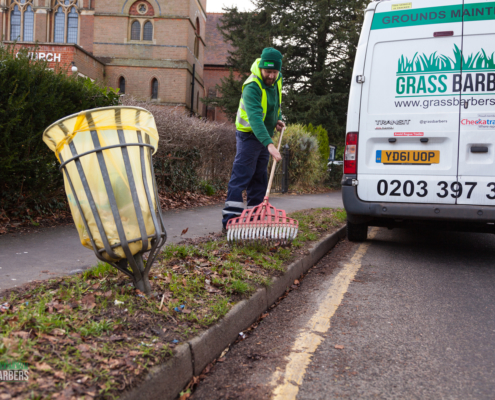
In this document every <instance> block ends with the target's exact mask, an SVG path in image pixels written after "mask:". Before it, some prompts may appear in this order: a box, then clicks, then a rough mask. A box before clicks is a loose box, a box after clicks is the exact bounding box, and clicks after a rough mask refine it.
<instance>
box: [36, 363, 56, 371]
mask: <svg viewBox="0 0 495 400" xmlns="http://www.w3.org/2000/svg"><path fill="white" fill-rule="evenodd" d="M35 367H36V369H39V370H40V371H51V370H52V367H50V366H49V365H48V364H47V363H45V362H42V363H37V364H35Z"/></svg>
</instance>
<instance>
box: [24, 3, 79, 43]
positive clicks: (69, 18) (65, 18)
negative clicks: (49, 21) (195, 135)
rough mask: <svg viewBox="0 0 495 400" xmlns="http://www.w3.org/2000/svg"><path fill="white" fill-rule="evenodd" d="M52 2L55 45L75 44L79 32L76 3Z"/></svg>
mask: <svg viewBox="0 0 495 400" xmlns="http://www.w3.org/2000/svg"><path fill="white" fill-rule="evenodd" d="M17 1H19V0H17ZM54 1H55V4H54V10H55V17H54V20H55V23H54V28H53V41H54V42H55V43H74V44H77V39H78V30H79V12H78V9H77V3H78V1H77V0H54Z"/></svg>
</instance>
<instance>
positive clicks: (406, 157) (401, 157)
mask: <svg viewBox="0 0 495 400" xmlns="http://www.w3.org/2000/svg"><path fill="white" fill-rule="evenodd" d="M376 162H377V163H379V164H425V165H429V164H439V163H440V151H438V150H429V151H425V150H404V151H400V150H377V151H376Z"/></svg>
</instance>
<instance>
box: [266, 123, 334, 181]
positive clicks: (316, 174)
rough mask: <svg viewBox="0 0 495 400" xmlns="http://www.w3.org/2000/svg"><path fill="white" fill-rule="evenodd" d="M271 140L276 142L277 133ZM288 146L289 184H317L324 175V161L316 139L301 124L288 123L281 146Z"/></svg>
mask: <svg viewBox="0 0 495 400" xmlns="http://www.w3.org/2000/svg"><path fill="white" fill-rule="evenodd" d="M273 141H274V142H275V143H277V142H278V134H277V135H276V137H274V139H273ZM286 144H288V145H289V147H290V163H289V179H290V184H291V185H295V186H300V187H311V186H316V185H319V184H320V183H321V182H322V181H323V179H324V178H325V176H326V162H325V161H324V160H323V159H322V157H321V154H320V152H319V150H318V140H317V139H316V138H315V137H314V136H312V135H311V134H310V133H308V132H307V130H306V129H305V127H304V126H302V125H289V126H288V127H287V129H286V130H285V133H284V138H283V140H282V146H285V145H286Z"/></svg>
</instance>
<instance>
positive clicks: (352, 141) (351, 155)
mask: <svg viewBox="0 0 495 400" xmlns="http://www.w3.org/2000/svg"><path fill="white" fill-rule="evenodd" d="M357 145H358V133H357V132H349V133H348V134H347V137H346V139H345V154H344V174H357Z"/></svg>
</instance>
